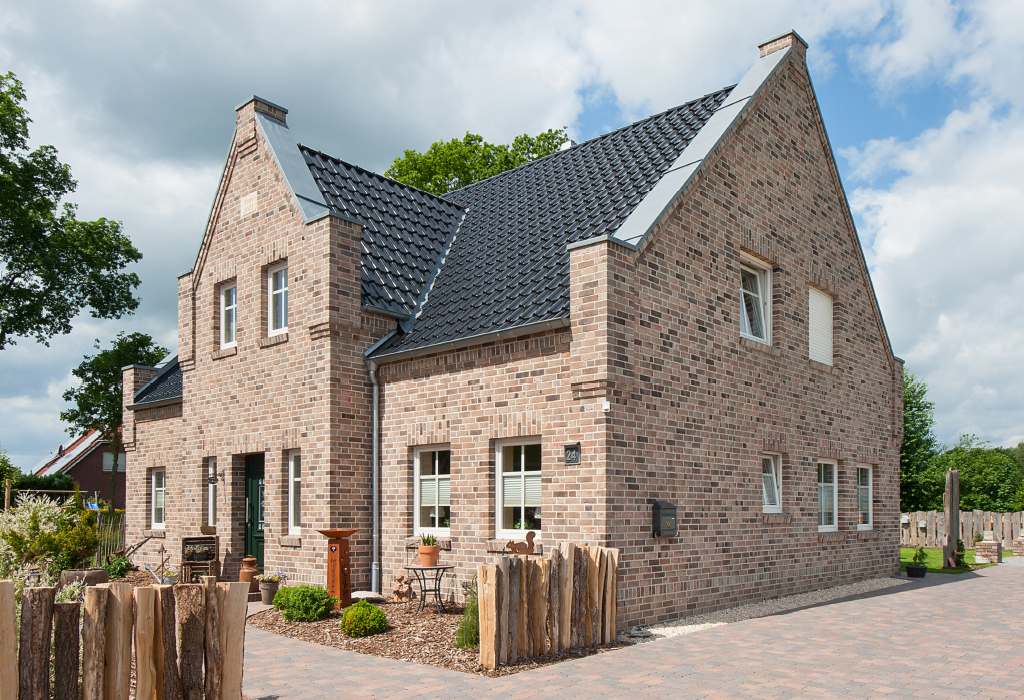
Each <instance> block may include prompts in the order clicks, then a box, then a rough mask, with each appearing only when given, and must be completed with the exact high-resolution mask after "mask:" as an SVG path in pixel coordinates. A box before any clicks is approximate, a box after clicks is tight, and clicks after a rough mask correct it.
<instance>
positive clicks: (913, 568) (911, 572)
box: [907, 564, 928, 578]
mask: <svg viewBox="0 0 1024 700" xmlns="http://www.w3.org/2000/svg"><path fill="white" fill-rule="evenodd" d="M927 573H928V567H927V566H917V565H916V564H907V576H908V577H909V578H924V575H925V574H927Z"/></svg>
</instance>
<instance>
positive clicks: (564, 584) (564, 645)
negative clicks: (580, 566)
mask: <svg viewBox="0 0 1024 700" xmlns="http://www.w3.org/2000/svg"><path fill="white" fill-rule="evenodd" d="M560 548H561V550H562V571H561V580H560V581H559V586H560V588H561V590H560V591H559V598H560V600H559V609H558V615H559V620H558V637H559V638H558V648H559V649H561V650H562V651H565V650H566V649H568V648H569V647H570V645H571V638H572V577H573V576H574V575H575V573H576V571H575V561H576V545H574V544H573V543H572V542H562V543H561V545H560Z"/></svg>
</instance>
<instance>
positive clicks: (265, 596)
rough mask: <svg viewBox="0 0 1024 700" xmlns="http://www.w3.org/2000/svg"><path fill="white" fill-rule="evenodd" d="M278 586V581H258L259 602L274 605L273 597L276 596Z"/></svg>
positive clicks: (279, 583) (279, 584)
mask: <svg viewBox="0 0 1024 700" xmlns="http://www.w3.org/2000/svg"><path fill="white" fill-rule="evenodd" d="M280 586H281V582H280V581H260V600H261V601H262V602H263V604H264V605H273V604H274V596H276V595H277V589H278V588H280Z"/></svg>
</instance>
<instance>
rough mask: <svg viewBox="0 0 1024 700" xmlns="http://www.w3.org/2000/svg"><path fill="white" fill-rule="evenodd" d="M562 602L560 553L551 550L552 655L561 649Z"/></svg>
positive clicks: (549, 595)
mask: <svg viewBox="0 0 1024 700" xmlns="http://www.w3.org/2000/svg"><path fill="white" fill-rule="evenodd" d="M561 600H562V552H561V551H559V550H558V549H555V550H552V552H551V559H550V560H548V625H547V626H548V640H549V646H548V648H549V649H550V650H551V653H552V654H557V653H558V650H559V649H561V648H562V644H561V639H562V633H561V632H560V629H559V628H560V625H561V621H562V614H561Z"/></svg>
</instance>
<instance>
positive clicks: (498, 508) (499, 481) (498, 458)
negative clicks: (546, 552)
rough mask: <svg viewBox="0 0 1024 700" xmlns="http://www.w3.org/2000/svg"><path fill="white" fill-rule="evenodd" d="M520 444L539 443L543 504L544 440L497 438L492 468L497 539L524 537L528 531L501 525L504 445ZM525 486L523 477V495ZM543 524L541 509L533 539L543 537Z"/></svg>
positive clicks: (502, 521) (502, 515) (503, 519)
mask: <svg viewBox="0 0 1024 700" xmlns="http://www.w3.org/2000/svg"><path fill="white" fill-rule="evenodd" d="M520 445H521V446H526V445H539V446H540V448H541V449H540V454H541V468H540V477H541V507H542V508H543V504H544V441H543V440H541V438H539V437H534V438H516V439H514V440H499V441H497V442H495V444H494V453H495V454H494V468H495V478H494V505H495V510H494V532H495V537H496V538H498V539H504V538H506V537H507V538H509V539H522V538H524V537H525V536H526V533H527V532H529V530H515V529H511V530H509V529H506V528H504V527H503V526H502V524H503V523H504V522H505V518H504V515H505V514H504V509H505V503H504V500H505V499H504V491H505V478H504V470H505V464H504V460H505V448H506V447H516V446H520ZM524 456H525V453H524ZM519 473H520V474H523V472H519ZM525 487H526V484H525V479H524V484H523V488H524V496H525ZM524 500H525V499H524ZM543 526H544V514H543V510H541V528H538V529H537V530H534V532H536V533H537V539H536V540H535V541H539V540H540V538H541V537H543V535H544V532H543Z"/></svg>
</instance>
